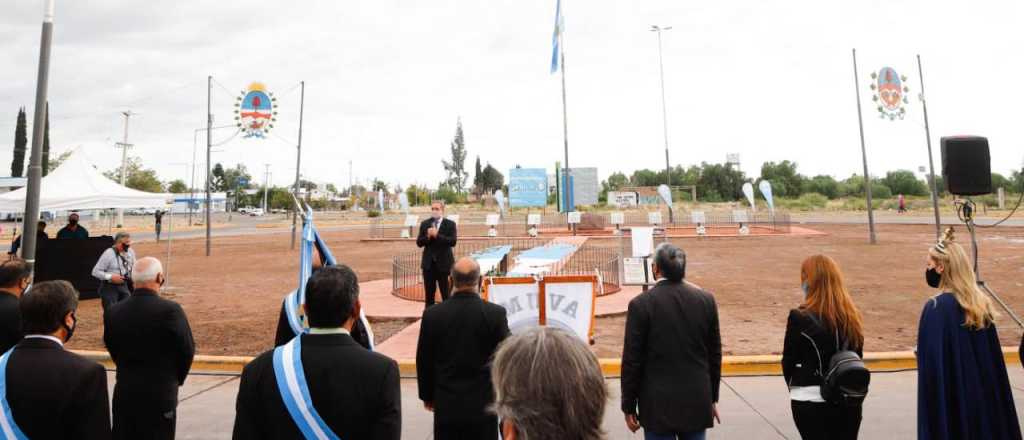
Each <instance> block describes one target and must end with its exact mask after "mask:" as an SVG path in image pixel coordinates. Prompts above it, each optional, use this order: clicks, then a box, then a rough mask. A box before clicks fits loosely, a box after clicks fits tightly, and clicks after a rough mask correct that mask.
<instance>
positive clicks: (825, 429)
mask: <svg viewBox="0 0 1024 440" xmlns="http://www.w3.org/2000/svg"><path fill="white" fill-rule="evenodd" d="M800 282H801V288H802V289H803V291H804V301H803V303H802V304H801V305H800V307H798V308H796V309H793V310H790V312H789V319H788V320H787V322H786V337H785V340H784V342H783V347H782V375H783V376H784V377H785V379H786V386H787V387H788V388H789V398H790V407H791V408H792V411H793V421H794V422H795V423H796V428H797V430H798V431H800V437H801V438H803V440H818V439H821V440H833V439H834V440H853V439H856V438H857V433H858V431H859V430H860V422H861V412H862V408H861V407H860V406H855V407H849V406H839V405H834V404H831V403H827V402H826V401H825V399H823V398H822V395H821V383H822V379H823V377H824V375H825V373H826V370H828V367H829V360H830V359H832V356H833V355H835V354H836V353H837V352H839V350H840V348H845V349H848V350H853V351H855V352H856V353H857V355H858V356H861V357H863V355H864V335H863V332H862V330H861V315H860V311H858V310H857V306H855V305H854V303H853V299H852V298H851V297H850V294H849V293H848V292H847V290H846V286H845V285H844V282H843V277H842V273H841V272H840V271H839V265H837V264H836V262H835V261H834V260H832V259H831V258H829V257H826V256H824V255H814V256H811V257H809V258H807V259H806V260H804V262H803V264H802V265H801V268H800ZM833 305H834V306H833Z"/></svg>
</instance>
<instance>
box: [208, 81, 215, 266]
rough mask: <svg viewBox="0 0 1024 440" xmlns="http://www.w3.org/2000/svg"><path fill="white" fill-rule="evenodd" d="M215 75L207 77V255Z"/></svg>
mask: <svg viewBox="0 0 1024 440" xmlns="http://www.w3.org/2000/svg"><path fill="white" fill-rule="evenodd" d="M212 91H213V75H209V76H207V77H206V256H207V257H209V256H210V211H211V210H212V209H211V208H212V207H211V206H210V180H211V179H210V155H211V151H210V150H211V149H212V148H213V110H212V108H211V106H210V101H211V99H212V96H211V95H212Z"/></svg>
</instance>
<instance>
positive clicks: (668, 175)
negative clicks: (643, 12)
mask: <svg viewBox="0 0 1024 440" xmlns="http://www.w3.org/2000/svg"><path fill="white" fill-rule="evenodd" d="M670 29H672V26H665V27H661V26H658V25H656V24H652V25H651V32H656V33H657V34H658V70H659V71H660V72H661V122H662V127H663V128H664V135H665V184H666V185H668V188H669V191H670V192H671V190H672V166H671V165H669V161H668V110H667V106H666V105H665V61H664V58H663V56H662V52H661V31H667V30H670ZM668 221H669V223H675V221H674V219H673V218H672V208H671V207H670V208H669V209H668Z"/></svg>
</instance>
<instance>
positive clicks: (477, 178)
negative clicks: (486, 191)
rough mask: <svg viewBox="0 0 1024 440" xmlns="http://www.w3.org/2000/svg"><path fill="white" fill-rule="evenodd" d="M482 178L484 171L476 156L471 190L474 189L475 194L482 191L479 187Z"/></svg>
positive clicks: (478, 157)
mask: <svg viewBox="0 0 1024 440" xmlns="http://www.w3.org/2000/svg"><path fill="white" fill-rule="evenodd" d="M483 177H484V169H483V168H481V167H480V156H477V157H476V170H475V174H473V188H475V189H476V192H477V193H478V194H479V193H480V192H481V191H483V189H481V186H480V185H481V182H482V181H483Z"/></svg>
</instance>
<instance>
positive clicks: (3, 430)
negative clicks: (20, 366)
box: [0, 347, 28, 440]
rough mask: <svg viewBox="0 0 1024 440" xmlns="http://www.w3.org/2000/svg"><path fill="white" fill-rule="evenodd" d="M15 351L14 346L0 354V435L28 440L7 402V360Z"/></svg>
mask: <svg viewBox="0 0 1024 440" xmlns="http://www.w3.org/2000/svg"><path fill="white" fill-rule="evenodd" d="M13 351H14V348H13V347H12V348H11V349H10V350H7V352H6V353H4V354H3V356H0V435H3V438H4V439H6V440H28V437H26V436H25V433H23V432H21V428H19V427H18V424H17V423H15V422H14V415H13V414H12V413H11V405H9V404H8V403H7V361H8V360H10V358H11V352H13Z"/></svg>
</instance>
